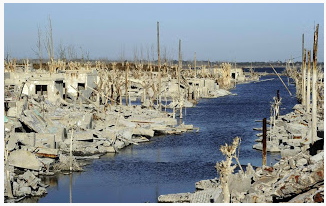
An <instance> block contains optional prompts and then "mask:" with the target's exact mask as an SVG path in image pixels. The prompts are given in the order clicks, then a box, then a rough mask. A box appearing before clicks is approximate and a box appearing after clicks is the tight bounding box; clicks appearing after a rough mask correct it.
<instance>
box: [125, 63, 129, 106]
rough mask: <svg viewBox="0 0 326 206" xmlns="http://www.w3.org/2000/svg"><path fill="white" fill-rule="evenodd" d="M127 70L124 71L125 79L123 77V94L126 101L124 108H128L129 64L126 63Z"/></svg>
mask: <svg viewBox="0 0 326 206" xmlns="http://www.w3.org/2000/svg"><path fill="white" fill-rule="evenodd" d="M126 66H127V70H126V77H125V80H126V85H125V89H126V92H125V101H126V106H128V75H129V62H127V65H126Z"/></svg>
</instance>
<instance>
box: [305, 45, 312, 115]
mask: <svg viewBox="0 0 326 206" xmlns="http://www.w3.org/2000/svg"><path fill="white" fill-rule="evenodd" d="M310 61H311V52H310V51H308V71H307V101H306V105H307V107H306V108H307V110H306V111H307V112H308V113H309V112H310V95H311V92H310V74H311V71H310V70H311V68H310V66H311V65H310Z"/></svg>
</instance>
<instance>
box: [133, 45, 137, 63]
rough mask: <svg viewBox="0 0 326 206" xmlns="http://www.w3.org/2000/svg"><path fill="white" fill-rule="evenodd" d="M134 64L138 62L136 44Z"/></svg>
mask: <svg viewBox="0 0 326 206" xmlns="http://www.w3.org/2000/svg"><path fill="white" fill-rule="evenodd" d="M133 53H134V64H137V63H138V49H137V46H135V47H134V51H133Z"/></svg>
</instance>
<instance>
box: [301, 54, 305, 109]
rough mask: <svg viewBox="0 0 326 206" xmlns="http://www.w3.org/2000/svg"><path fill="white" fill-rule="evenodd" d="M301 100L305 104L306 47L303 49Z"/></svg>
mask: <svg viewBox="0 0 326 206" xmlns="http://www.w3.org/2000/svg"><path fill="white" fill-rule="evenodd" d="M301 93H302V100H301V104H302V105H303V106H304V107H305V106H306V49H304V50H303V60H302V92H301Z"/></svg>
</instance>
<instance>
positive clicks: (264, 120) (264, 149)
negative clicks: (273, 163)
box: [263, 118, 267, 166]
mask: <svg viewBox="0 0 326 206" xmlns="http://www.w3.org/2000/svg"><path fill="white" fill-rule="evenodd" d="M266 139H267V128H266V118H264V119H263V166H266V162H267V158H266V154H267V152H266Z"/></svg>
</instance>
